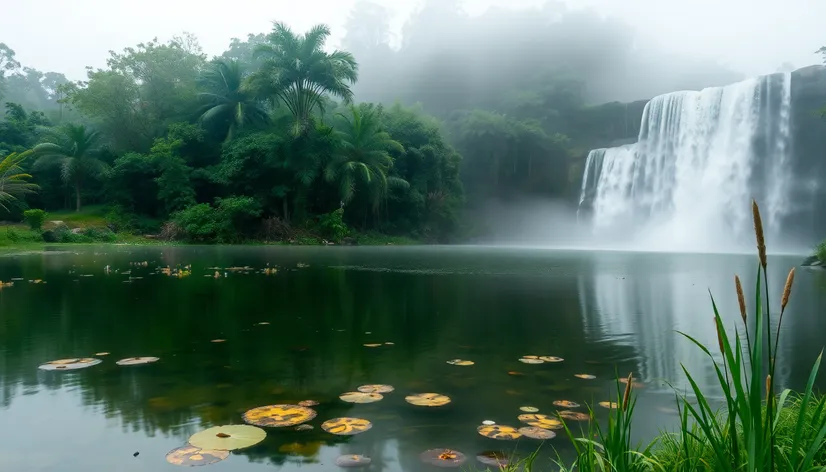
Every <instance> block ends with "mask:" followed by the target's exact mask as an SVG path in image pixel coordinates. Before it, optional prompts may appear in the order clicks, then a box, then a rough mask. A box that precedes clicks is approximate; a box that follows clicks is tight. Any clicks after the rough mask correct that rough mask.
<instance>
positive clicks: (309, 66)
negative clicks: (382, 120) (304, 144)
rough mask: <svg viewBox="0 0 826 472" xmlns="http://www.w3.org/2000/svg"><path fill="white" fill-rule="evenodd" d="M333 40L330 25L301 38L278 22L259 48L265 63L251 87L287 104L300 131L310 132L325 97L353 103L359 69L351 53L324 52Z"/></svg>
mask: <svg viewBox="0 0 826 472" xmlns="http://www.w3.org/2000/svg"><path fill="white" fill-rule="evenodd" d="M329 36H330V28H329V27H327V26H326V25H317V26H314V27H312V28H311V29H310V30H309V31H308V32H306V33H304V34H303V35H301V34H296V33H294V32H293V31H292V30H291V29H290V28H289V27H288V26H287V25H285V24H284V23H280V22H276V23H275V24H274V26H273V30H272V33H270V34H269V35H267V42H266V43H265V44H260V45H258V46H257V47H256V57H257V58H259V59H262V60H263V62H262V65H261V67H260V68H259V69H258V70H257V71H256V72H254V73H253V74H252V76H251V77H250V87H251V89H252V90H254V91H255V93H256V94H257V95H258V96H259V97H262V98H266V99H269V100H272V101H273V102H274V103H275V104H280V103H283V104H284V105H285V106H286V107H287V108H288V109H289V110H290V112H291V113H292V115H293V117H294V118H295V123H296V131H304V130H306V129H308V126H307V123H308V121H309V120H310V117H311V116H312V113H313V111H314V110H316V109H319V110H323V108H324V96H325V95H331V96H334V97H337V98H340V99H342V100H343V101H344V102H345V103H350V102H351V101H352V98H353V92H352V90H351V89H350V86H351V85H352V84H354V83H355V82H356V79H357V78H358V65H357V64H356V60H355V58H353V55H352V54H350V53H349V52H345V51H338V50H335V51H333V52H330V53H328V52H326V51H324V49H323V48H324V43H325V41H326V40H327V38H328V37H329Z"/></svg>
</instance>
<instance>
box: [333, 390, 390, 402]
mask: <svg viewBox="0 0 826 472" xmlns="http://www.w3.org/2000/svg"><path fill="white" fill-rule="evenodd" d="M338 398H340V399H342V400H343V401H345V402H347V403H373V402H377V401H379V400H381V399H382V398H384V396H382V394H380V393H364V392H347V393H342V394H341V395H339V396H338Z"/></svg>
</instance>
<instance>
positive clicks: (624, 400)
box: [622, 373, 634, 411]
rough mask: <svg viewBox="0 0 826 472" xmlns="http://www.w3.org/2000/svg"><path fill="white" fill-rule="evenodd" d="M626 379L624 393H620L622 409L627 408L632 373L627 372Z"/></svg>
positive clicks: (632, 379)
mask: <svg viewBox="0 0 826 472" xmlns="http://www.w3.org/2000/svg"><path fill="white" fill-rule="evenodd" d="M627 380H628V381H627V382H626V383H625V393H623V394H622V411H627V410H628V401H629V399H630V398H631V385H632V384H633V383H634V374H633V373H631V374H628V379H627Z"/></svg>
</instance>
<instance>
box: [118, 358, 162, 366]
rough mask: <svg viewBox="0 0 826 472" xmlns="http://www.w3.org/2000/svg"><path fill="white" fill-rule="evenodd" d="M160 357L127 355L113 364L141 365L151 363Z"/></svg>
mask: <svg viewBox="0 0 826 472" xmlns="http://www.w3.org/2000/svg"><path fill="white" fill-rule="evenodd" d="M159 360H160V357H129V358H127V359H121V360H119V361H117V362H115V364H117V365H141V364H151V363H153V362H158V361H159Z"/></svg>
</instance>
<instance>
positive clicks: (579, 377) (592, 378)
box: [574, 374, 597, 380]
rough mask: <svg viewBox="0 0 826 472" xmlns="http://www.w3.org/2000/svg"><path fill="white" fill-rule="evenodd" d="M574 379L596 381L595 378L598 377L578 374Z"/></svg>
mask: <svg viewBox="0 0 826 472" xmlns="http://www.w3.org/2000/svg"><path fill="white" fill-rule="evenodd" d="M574 377H576V378H578V379H583V380H594V379H595V378H597V376H596V375H591V374H576V375H574Z"/></svg>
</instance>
